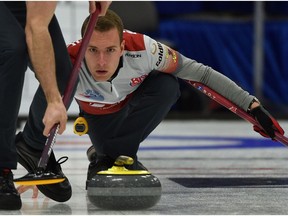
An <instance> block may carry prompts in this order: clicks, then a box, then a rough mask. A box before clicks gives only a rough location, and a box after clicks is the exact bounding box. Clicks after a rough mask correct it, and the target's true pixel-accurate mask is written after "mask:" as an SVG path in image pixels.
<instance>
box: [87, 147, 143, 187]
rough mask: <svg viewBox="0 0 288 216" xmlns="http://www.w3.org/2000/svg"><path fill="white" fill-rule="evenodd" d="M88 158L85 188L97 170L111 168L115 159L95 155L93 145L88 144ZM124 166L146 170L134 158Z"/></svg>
mask: <svg viewBox="0 0 288 216" xmlns="http://www.w3.org/2000/svg"><path fill="white" fill-rule="evenodd" d="M86 154H87V157H88V160H89V161H90V164H89V167H88V173H87V180H86V190H87V186H88V184H89V182H90V180H91V179H92V178H93V177H94V176H95V175H96V174H97V173H98V172H99V171H103V170H108V169H109V168H111V167H112V166H113V165H114V163H115V160H114V159H112V158H110V157H108V156H101V157H100V156H97V153H96V150H95V148H94V146H90V147H89V148H88V150H87V152H86ZM124 167H125V168H126V169H128V170H146V171H148V169H147V168H146V167H145V166H144V165H143V164H142V163H141V162H140V161H138V160H137V157H136V160H135V159H134V163H133V164H131V165H124Z"/></svg>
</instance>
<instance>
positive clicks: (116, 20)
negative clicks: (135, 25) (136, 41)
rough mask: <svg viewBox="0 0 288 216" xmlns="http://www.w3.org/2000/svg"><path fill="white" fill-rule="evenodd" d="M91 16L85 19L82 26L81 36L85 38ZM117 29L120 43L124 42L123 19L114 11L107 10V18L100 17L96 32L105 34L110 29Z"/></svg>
mask: <svg viewBox="0 0 288 216" xmlns="http://www.w3.org/2000/svg"><path fill="white" fill-rule="evenodd" d="M89 18H90V15H89V16H88V17H87V18H86V19H85V21H84V22H83V24H82V28H81V36H82V37H83V36H84V33H85V31H86V28H87V25H88V21H89ZM113 28H117V30H118V33H119V38H120V41H122V40H123V29H124V25H123V22H122V20H121V18H120V17H119V16H118V15H117V14H116V13H115V12H114V11H112V10H110V9H109V10H107V12H106V14H105V16H100V17H98V20H97V23H96V26H95V29H94V30H96V31H100V32H105V31H109V30H110V29H113Z"/></svg>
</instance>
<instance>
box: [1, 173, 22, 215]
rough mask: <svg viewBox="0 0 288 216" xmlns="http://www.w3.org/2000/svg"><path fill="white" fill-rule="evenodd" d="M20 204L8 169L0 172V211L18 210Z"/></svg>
mask: <svg viewBox="0 0 288 216" xmlns="http://www.w3.org/2000/svg"><path fill="white" fill-rule="evenodd" d="M21 207H22V202H21V198H20V195H19V193H18V191H17V190H16V188H15V185H14V183H13V174H12V172H11V170H10V169H2V170H0V210H19V209H20V208H21Z"/></svg>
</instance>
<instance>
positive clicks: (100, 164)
mask: <svg viewBox="0 0 288 216" xmlns="http://www.w3.org/2000/svg"><path fill="white" fill-rule="evenodd" d="M114 161H115V160H114V159H112V158H110V157H108V156H102V157H100V156H98V157H95V160H93V161H91V162H90V164H89V167H88V172H87V181H86V190H87V186H88V184H89V182H90V180H91V179H92V178H93V177H94V176H95V175H96V174H97V173H98V172H100V171H103V170H108V169H109V168H111V167H112V166H113V165H114Z"/></svg>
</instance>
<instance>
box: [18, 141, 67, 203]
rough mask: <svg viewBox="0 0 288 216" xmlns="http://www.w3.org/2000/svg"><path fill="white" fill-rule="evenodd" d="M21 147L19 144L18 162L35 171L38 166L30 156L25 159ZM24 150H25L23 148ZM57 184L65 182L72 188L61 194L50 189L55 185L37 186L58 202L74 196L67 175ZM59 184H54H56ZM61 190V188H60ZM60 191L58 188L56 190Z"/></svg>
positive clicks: (28, 169)
mask: <svg viewBox="0 0 288 216" xmlns="http://www.w3.org/2000/svg"><path fill="white" fill-rule="evenodd" d="M20 148H21V147H20V146H17V155H18V162H19V163H20V164H21V165H22V166H23V167H24V168H25V169H26V170H27V171H28V172H33V170H35V169H36V168H37V167H36V166H35V164H34V161H33V160H32V159H30V158H27V157H25V160H24V159H23V157H24V155H23V154H22V153H21V152H20V151H19V149H20ZM23 151H24V150H23ZM24 152H25V153H26V154H28V153H27V152H26V151H24ZM27 159H29V160H30V161H29V162H27ZM57 184H65V185H69V187H70V189H67V190H69V192H68V193H64V192H62V193H61V196H59V193H57V194H56V193H54V192H53V190H51V189H49V188H51V187H53V186H52V185H49V186H48V185H37V188H38V189H39V190H40V191H41V193H43V194H44V195H45V196H47V197H49V198H50V199H52V200H55V201H57V202H66V201H68V200H69V199H70V198H71V196H72V189H71V186H70V183H69V180H68V179H67V177H65V180H64V181H63V182H61V183H57ZM57 184H54V185H55V186H56V185H57ZM59 190H61V189H60V188H59ZM56 191H58V190H56Z"/></svg>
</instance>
